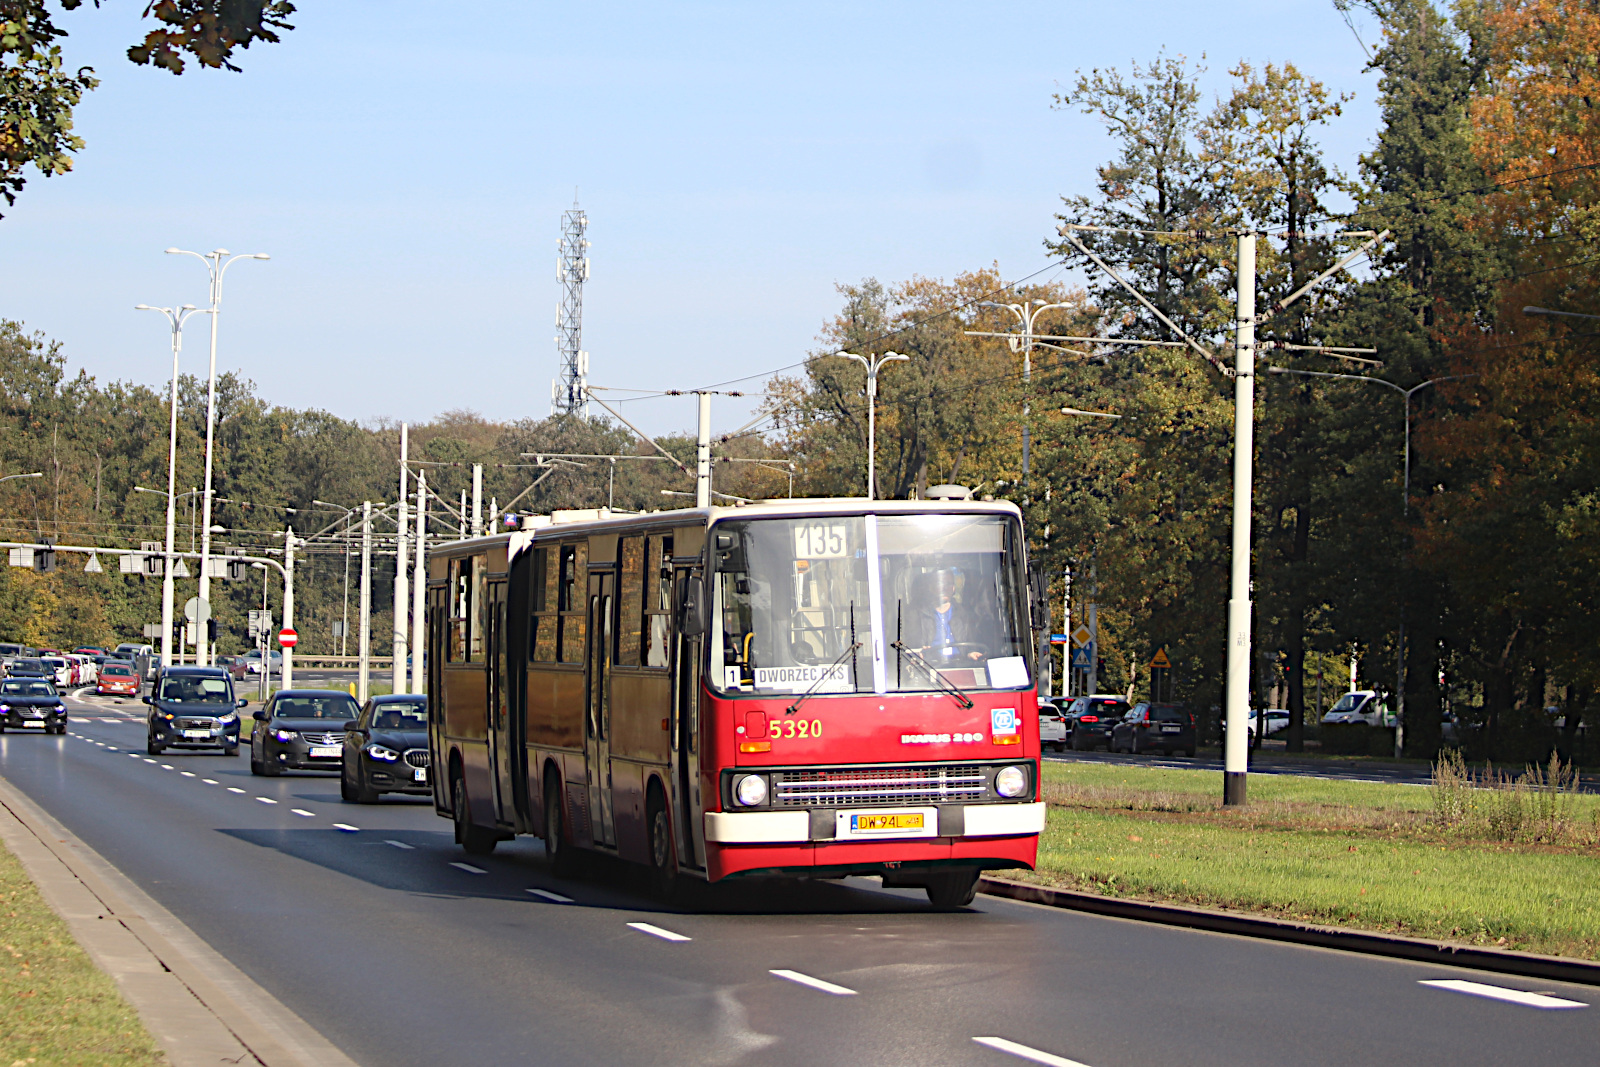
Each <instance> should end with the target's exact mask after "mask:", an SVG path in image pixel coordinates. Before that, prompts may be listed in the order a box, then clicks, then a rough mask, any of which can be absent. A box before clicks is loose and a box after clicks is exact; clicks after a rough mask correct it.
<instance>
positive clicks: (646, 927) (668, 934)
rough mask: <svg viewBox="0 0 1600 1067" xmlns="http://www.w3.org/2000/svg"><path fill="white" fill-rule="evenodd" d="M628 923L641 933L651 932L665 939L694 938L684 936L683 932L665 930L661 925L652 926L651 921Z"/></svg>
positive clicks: (654, 935)
mask: <svg viewBox="0 0 1600 1067" xmlns="http://www.w3.org/2000/svg"><path fill="white" fill-rule="evenodd" d="M628 925H629V926H631V927H633V928H634V929H635V930H637V931H639V932H640V933H641V934H649V935H651V936H652V937H659V938H661V939H662V940H663V941H691V940H693V938H688V937H684V936H683V935H682V934H675V933H673V932H672V931H671V930H663V929H661V927H659V926H651V925H650V924H649V923H629V924H628Z"/></svg>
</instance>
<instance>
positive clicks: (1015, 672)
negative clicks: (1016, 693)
mask: <svg viewBox="0 0 1600 1067" xmlns="http://www.w3.org/2000/svg"><path fill="white" fill-rule="evenodd" d="M988 667H989V684H990V685H991V686H993V687H994V688H996V689H1021V688H1022V687H1023V686H1025V685H1027V684H1028V664H1027V661H1026V660H1024V659H1023V658H1022V657H1021V656H1000V657H998V658H996V659H992V660H990V661H989V663H988Z"/></svg>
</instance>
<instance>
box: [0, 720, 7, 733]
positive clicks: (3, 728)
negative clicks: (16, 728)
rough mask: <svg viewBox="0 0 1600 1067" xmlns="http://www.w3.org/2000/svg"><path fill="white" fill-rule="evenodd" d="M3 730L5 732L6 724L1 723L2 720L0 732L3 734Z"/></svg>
mask: <svg viewBox="0 0 1600 1067" xmlns="http://www.w3.org/2000/svg"><path fill="white" fill-rule="evenodd" d="M5 732H6V724H5V723H3V722H0V734H3V733H5Z"/></svg>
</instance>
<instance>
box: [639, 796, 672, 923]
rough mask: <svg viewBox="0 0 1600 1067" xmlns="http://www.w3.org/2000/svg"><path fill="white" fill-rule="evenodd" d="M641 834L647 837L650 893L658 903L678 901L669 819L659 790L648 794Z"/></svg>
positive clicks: (670, 822) (669, 816)
mask: <svg viewBox="0 0 1600 1067" xmlns="http://www.w3.org/2000/svg"><path fill="white" fill-rule="evenodd" d="M645 830H646V832H647V833H648V834H649V835H650V841H649V844H650V891H651V892H652V893H653V894H655V896H656V898H657V899H658V900H665V901H673V900H676V899H677V897H678V886H679V878H678V850H677V847H676V845H675V844H674V843H673V840H672V817H671V815H669V814H668V812H667V802H666V798H665V797H664V796H663V795H662V793H661V790H660V789H651V790H650V801H649V804H648V805H647V806H646V808H645Z"/></svg>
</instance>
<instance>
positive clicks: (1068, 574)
mask: <svg viewBox="0 0 1600 1067" xmlns="http://www.w3.org/2000/svg"><path fill="white" fill-rule="evenodd" d="M1061 582H1062V588H1063V590H1064V591H1063V592H1062V594H1061V632H1062V633H1064V634H1066V635H1067V643H1066V644H1064V645H1062V646H1061V695H1062V696H1063V697H1069V696H1071V695H1072V687H1071V685H1070V680H1071V678H1072V568H1071V567H1064V568H1062V571H1061Z"/></svg>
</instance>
